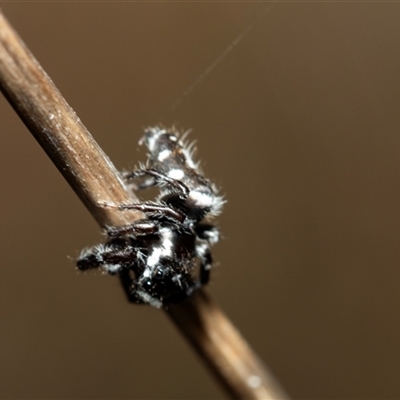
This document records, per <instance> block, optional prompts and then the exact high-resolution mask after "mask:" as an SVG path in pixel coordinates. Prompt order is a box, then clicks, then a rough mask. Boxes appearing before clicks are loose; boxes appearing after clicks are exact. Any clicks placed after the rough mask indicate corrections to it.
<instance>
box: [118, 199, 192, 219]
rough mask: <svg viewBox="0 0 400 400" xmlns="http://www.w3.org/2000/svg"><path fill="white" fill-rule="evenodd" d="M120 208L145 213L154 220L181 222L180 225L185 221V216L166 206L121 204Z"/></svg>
mask: <svg viewBox="0 0 400 400" xmlns="http://www.w3.org/2000/svg"><path fill="white" fill-rule="evenodd" d="M118 208H119V209H120V210H139V211H143V212H144V213H145V214H147V215H148V216H149V217H151V218H154V219H165V218H166V219H169V220H172V221H173V222H179V223H182V222H184V220H185V216H184V215H183V214H182V213H180V212H179V211H176V210H174V209H173V208H171V207H169V206H166V205H164V204H149V203H137V204H120V205H119V206H118Z"/></svg>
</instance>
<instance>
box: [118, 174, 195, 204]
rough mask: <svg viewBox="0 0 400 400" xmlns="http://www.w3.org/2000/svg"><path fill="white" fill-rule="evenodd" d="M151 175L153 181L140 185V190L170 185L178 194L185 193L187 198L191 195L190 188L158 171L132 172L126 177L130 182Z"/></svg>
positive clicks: (146, 181)
mask: <svg viewBox="0 0 400 400" xmlns="http://www.w3.org/2000/svg"><path fill="white" fill-rule="evenodd" d="M146 175H150V176H151V177H153V179H152V180H150V179H148V180H145V181H144V182H142V183H141V184H139V185H138V188H139V189H145V188H148V187H152V186H156V185H163V184H168V185H171V186H172V187H173V188H174V189H176V190H177V191H178V192H181V193H183V195H184V196H185V197H187V196H188V195H189V189H188V187H187V186H186V185H185V184H184V183H182V182H181V181H179V180H177V179H173V178H171V177H169V176H168V175H167V174H164V173H163V172H160V171H157V170H156V169H153V168H149V169H138V170H135V171H132V172H129V173H128V174H126V175H125V179H127V180H130V179H134V178H137V177H141V176H146Z"/></svg>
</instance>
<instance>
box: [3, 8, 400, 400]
mask: <svg viewBox="0 0 400 400" xmlns="http://www.w3.org/2000/svg"><path fill="white" fill-rule="evenodd" d="M1 7H2V9H3V11H4V12H5V14H6V16H7V17H8V18H9V20H10V21H11V23H12V24H13V25H14V27H15V28H16V29H17V30H18V31H19V33H20V35H21V36H22V38H23V39H24V40H25V42H26V43H27V45H28V46H29V48H30V49H31V51H32V52H33V53H34V54H35V55H36V57H37V58H38V60H39V61H40V62H41V63H42V65H43V67H44V68H45V70H46V71H47V72H48V74H49V75H50V76H51V77H52V79H53V80H54V82H55V83H56V85H57V86H58V87H59V89H60V90H61V92H62V93H63V94H64V96H65V97H66V99H67V100H68V101H69V102H70V104H71V105H72V107H74V109H75V110H76V111H77V113H78V115H79V116H80V117H81V119H82V120H83V122H84V123H85V124H86V126H87V127H88V128H89V130H90V131H91V132H92V134H93V135H94V137H95V138H96V140H97V141H98V142H99V143H100V145H101V146H102V147H103V149H104V150H105V151H106V152H107V153H108V155H109V156H110V157H111V159H112V160H113V161H114V163H115V164H116V166H117V167H118V168H124V167H125V168H129V167H133V166H134V165H135V164H136V162H137V161H138V160H144V153H143V152H138V151H137V142H138V139H139V138H140V136H141V134H142V128H143V127H145V126H148V125H154V124H157V123H160V122H162V123H164V124H166V125H171V124H172V123H177V124H178V126H180V127H182V128H183V129H186V128H193V129H194V132H193V133H192V135H191V138H193V139H194V138H195V139H197V141H198V147H199V152H198V155H199V157H200V158H201V159H202V160H204V162H203V165H204V169H205V171H206V172H207V175H208V176H209V177H210V178H212V179H214V180H215V181H216V182H218V184H219V185H220V186H221V187H222V188H223V189H222V191H223V193H224V194H226V197H227V199H228V204H227V205H226V208H225V211H224V214H223V215H222V216H221V217H220V218H219V219H218V222H219V225H220V226H221V229H222V232H223V234H224V240H222V242H221V243H219V245H218V246H217V247H216V248H215V250H214V257H215V259H216V260H217V261H218V268H216V269H215V271H214V273H213V280H212V284H211V285H210V290H211V292H212V295H213V297H214V298H216V300H217V301H218V302H219V303H220V304H221V306H222V307H223V309H224V310H225V311H226V312H227V313H228V315H229V316H230V317H231V318H232V320H233V321H234V323H235V324H236V325H237V326H238V328H239V329H240V330H241V332H242V333H243V335H244V336H245V337H246V338H247V339H248V340H249V342H250V343H251V344H252V346H253V347H254V348H255V350H256V351H257V352H259V354H260V356H261V357H262V358H263V359H264V360H265V361H266V362H267V363H268V365H269V366H270V368H271V369H272V370H273V371H274V373H275V375H276V376H277V377H278V378H279V379H280V380H281V382H282V384H283V385H284V387H285V388H286V390H287V391H288V392H289V394H290V395H291V396H292V397H293V398H302V399H322V398H324V399H378V398H379V399H389V398H391V399H393V398H400V379H399V372H400V314H399V309H400V307H399V305H400V268H399V261H400V248H399V244H398V243H399V234H400V157H399V154H400V135H399V130H400V112H399V106H400V91H399V87H400V46H399V41H400V23H399V21H400V4H398V3H397V4H396V3H384V4H382V3H381V4H379V3H348V4H343V3H323V4H322V3H320V4H318V3H281V4H276V5H274V6H273V7H272V9H271V10H270V11H269V12H266V13H265V14H263V15H262V16H261V17H260V19H259V20H258V22H257V23H256V25H255V26H254V27H253V29H251V30H250V31H249V32H248V34H247V35H246V36H245V37H244V38H243V40H242V41H241V42H240V43H239V44H238V45H237V46H236V47H235V48H234V50H233V51H231V52H230V53H229V54H228V55H227V56H226V58H225V59H224V60H223V61H222V62H221V63H220V64H218V66H217V67H216V68H215V69H214V70H213V71H212V73H210V74H209V75H208V76H207V77H206V78H205V79H204V80H203V81H202V82H201V83H200V84H199V85H197V86H196V88H195V89H194V90H193V91H192V92H191V93H190V94H189V96H187V97H185V98H183V99H182V101H181V102H180V103H179V105H178V106H177V107H176V108H175V109H174V110H172V111H168V110H169V108H170V106H171V104H172V103H173V102H174V101H175V100H176V99H177V98H178V97H179V96H180V95H181V94H182V93H183V92H184V90H185V89H187V87H188V86H189V85H190V84H191V83H193V81H194V80H195V79H196V78H197V77H198V76H199V75H200V74H201V73H202V72H203V71H204V70H205V69H206V68H207V67H208V66H209V65H210V64H211V63H212V62H213V61H214V60H215V59H216V58H217V57H218V56H219V55H220V54H221V53H222V52H223V51H224V49H225V48H226V47H227V46H228V45H229V44H230V43H231V42H232V40H233V39H234V38H235V37H236V36H237V35H238V34H239V33H240V32H242V31H243V30H245V29H246V27H247V26H248V25H249V24H251V23H252V22H253V21H254V20H255V19H257V15H259V14H260V13H261V12H262V10H264V8H265V7H266V4H265V3H264V4H261V3H218V4H210V3H189V4H188V3H147V4H146V3H118V4H112V3H96V4H91V3H84V4H77V3H73V4H66V3H63V4H57V3H51V4H49V3H36V4H34V5H32V4H28V3H26V4H17V3H15V4H11V3H3V4H2V5H1ZM0 120H1V124H0V130H1V135H0V138H1V139H0V140H1V146H0V151H1V156H0V160H1V167H0V173H1V192H2V195H1V199H2V207H1V210H2V214H1V230H2V235H3V237H2V241H1V250H0V254H1V280H0V293H1V301H0V307H1V308H0V317H1V326H0V342H1V357H0V386H1V389H0V392H1V393H0V396H1V397H3V398H9V399H16V398H42V399H55V398H77V399H78V398H79V399H81V398H104V399H106V398H121V399H122V398H123V399H128V398H131V399H137V398H148V399H155V398H160V399H161V398H165V399H168V398H170V399H183V398H185V399H186V398H191V399H205V398H210V399H211V398H221V397H223V393H222V392H221V391H220V389H219V388H218V387H217V386H216V385H215V383H214V381H213V380H212V379H211V378H210V376H209V375H208V373H207V372H206V371H205V369H204V368H203V366H202V365H201V364H200V363H199V362H198V360H197V358H196V356H195V355H194V354H193V353H192V351H191V350H190V348H189V347H188V345H187V344H186V343H185V342H184V341H183V339H182V338H181V337H180V335H179V334H178V332H177V331H176V330H175V328H174V327H173V326H172V324H171V323H170V321H169V320H168V319H167V318H166V316H165V315H164V314H163V313H162V312H159V311H157V310H155V309H151V308H148V307H140V306H133V305H129V304H127V303H126V301H125V298H124V295H123V293H122V291H121V289H120V287H119V284H118V281H117V279H114V278H112V277H109V276H102V275H101V274H100V273H93V274H86V275H83V274H79V273H77V271H76V270H75V267H74V261H73V260H74V258H75V257H76V256H77V254H78V253H79V251H80V249H81V248H82V247H84V246H87V245H91V244H95V243H97V242H99V241H100V240H101V235H100V231H99V228H98V227H97V225H96V224H95V222H94V220H93V219H92V218H91V216H90V215H89V213H88V212H87V211H86V210H85V209H84V207H83V206H82V205H81V203H80V202H79V200H78V199H77V197H76V196H75V194H74V193H73V192H72V191H71V189H70V188H69V187H68V185H67V184H66V183H65V182H64V180H63V179H62V177H61V175H60V174H59V173H58V171H57V170H56V169H55V167H54V166H53V165H52V164H51V162H50V161H49V160H48V159H47V156H46V155H45V154H44V152H43V151H42V150H41V149H40V148H39V146H38V145H37V143H36V142H35V141H34V139H33V138H32V137H31V136H30V134H29V132H28V131H27V129H26V128H25V127H24V126H23V124H22V123H21V122H20V121H19V119H18V118H17V116H16V114H15V113H14V111H13V110H12V109H11V107H10V106H9V105H8V104H7V103H6V101H5V100H4V98H2V97H1V98H0Z"/></svg>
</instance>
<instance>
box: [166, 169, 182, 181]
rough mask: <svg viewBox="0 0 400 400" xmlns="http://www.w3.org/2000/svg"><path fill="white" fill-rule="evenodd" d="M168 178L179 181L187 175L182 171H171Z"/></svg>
mask: <svg viewBox="0 0 400 400" xmlns="http://www.w3.org/2000/svg"><path fill="white" fill-rule="evenodd" d="M168 176H169V177H170V178H172V179H176V180H178V181H179V180H181V179H183V178H184V176H185V173H184V172H183V171H182V170H181V169H171V171H169V172H168Z"/></svg>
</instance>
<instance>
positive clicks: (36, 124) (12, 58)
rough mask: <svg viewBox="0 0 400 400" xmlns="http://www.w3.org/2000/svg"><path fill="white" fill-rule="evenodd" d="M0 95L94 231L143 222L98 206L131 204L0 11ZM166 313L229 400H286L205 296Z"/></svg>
mask: <svg viewBox="0 0 400 400" xmlns="http://www.w3.org/2000/svg"><path fill="white" fill-rule="evenodd" d="M0 89H1V91H2V92H3V94H4V96H5V97H6V98H7V99H8V101H9V102H10V104H11V105H12V107H13V108H14V110H15V111H16V112H17V113H18V115H19V116H20V118H21V119H22V121H23V122H24V123H25V125H26V126H27V128H28V129H29V130H30V132H31V133H32V134H33V135H34V137H35V138H36V140H37V141H38V142H39V144H40V145H41V146H42V147H43V149H44V150H45V151H46V153H47V154H48V156H49V157H50V158H51V160H52V161H53V162H54V164H55V165H56V166H57V168H58V169H59V171H60V172H61V173H62V174H63V176H64V177H65V179H66V180H67V181H68V183H69V184H70V185H71V187H72V188H73V189H74V190H75V192H76V193H77V194H78V196H79V197H80V198H81V200H82V201H83V203H84V204H85V205H86V207H87V208H88V209H89V211H90V212H91V213H92V215H93V217H94V218H95V219H96V220H97V222H98V223H99V224H100V226H102V227H105V226H120V225H126V224H130V223H132V222H133V221H135V220H137V219H139V218H143V215H142V214H141V213H140V212H138V211H133V210H129V211H128V210H124V211H120V210H118V208H115V207H104V206H103V205H104V203H109V204H121V203H129V202H132V200H135V198H134V197H133V195H132V194H131V193H130V192H129V191H128V190H127V188H126V187H125V185H124V183H123V181H122V180H121V179H120V177H119V174H118V171H117V170H116V169H115V167H114V165H113V164H112V163H111V161H110V160H109V159H108V157H107V156H106V155H105V154H104V152H103V151H102V150H101V148H100V147H99V146H98V144H97V143H96V142H95V141H94V139H93V137H92V136H91V135H90V133H89V132H88V130H87V129H86V128H85V126H84V125H83V124H82V122H81V121H80V119H79V118H78V117H77V115H76V114H75V112H74V111H73V110H72V108H71V107H70V106H69V105H68V104H67V102H66V101H65V99H64V98H63V97H62V96H61V94H60V92H59V91H58V90H57V88H56V87H55V86H54V84H53V82H52V81H51V80H50V78H49V77H48V76H47V74H46V73H45V72H44V71H43V69H42V68H41V66H40V65H39V63H38V62H37V61H36V59H35V58H34V57H33V55H32V54H31V53H30V52H29V50H28V49H27V48H26V46H25V45H24V43H23V42H22V40H21V39H20V38H19V36H18V35H17V34H16V32H15V31H14V30H13V29H12V27H11V26H10V25H9V23H8V22H7V20H6V19H5V18H4V16H3V14H2V13H1V11H0ZM166 312H167V314H168V315H169V316H170V317H171V319H172V320H173V321H174V323H175V324H176V325H177V326H178V328H179V329H180V330H181V332H182V333H183V334H184V336H185V337H186V338H187V339H188V340H189V342H190V343H191V344H192V345H193V346H194V348H195V349H196V350H197V352H198V353H199V354H200V355H201V357H202V358H203V359H204V361H205V362H206V365H207V366H208V367H209V368H210V370H211V371H212V372H213V373H214V374H215V376H216V377H217V378H218V379H219V380H220V382H221V383H222V384H223V386H224V387H225V388H226V389H227V390H228V392H229V393H230V394H231V396H232V397H233V398H237V399H242V398H246V399H247V398H248V399H268V398H271V399H283V398H286V395H285V393H284V392H283V391H282V390H281V389H280V388H279V386H278V385H277V383H276V381H275V380H274V378H273V377H272V376H271V374H270V373H269V371H268V370H267V369H266V368H265V367H264V366H263V364H262V363H261V362H260V360H258V358H257V356H256V355H255V354H254V353H253V352H252V350H251V349H250V348H249V346H248V345H247V343H246V342H245V341H244V339H243V338H242V337H241V336H240V334H239V333H238V332H237V331H236V329H235V328H234V327H233V325H232V324H231V323H230V321H229V320H228V319H227V318H226V316H225V315H224V314H223V313H222V312H221V311H220V310H219V308H218V307H217V306H216V305H215V303H214V302H213V301H212V300H211V299H210V298H209V297H208V295H207V294H206V293H205V292H204V291H203V290H198V291H197V292H196V293H194V295H193V296H192V297H191V298H189V299H187V300H186V301H184V302H182V303H179V304H176V305H173V306H171V307H169V308H168V309H167V310H166Z"/></svg>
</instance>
